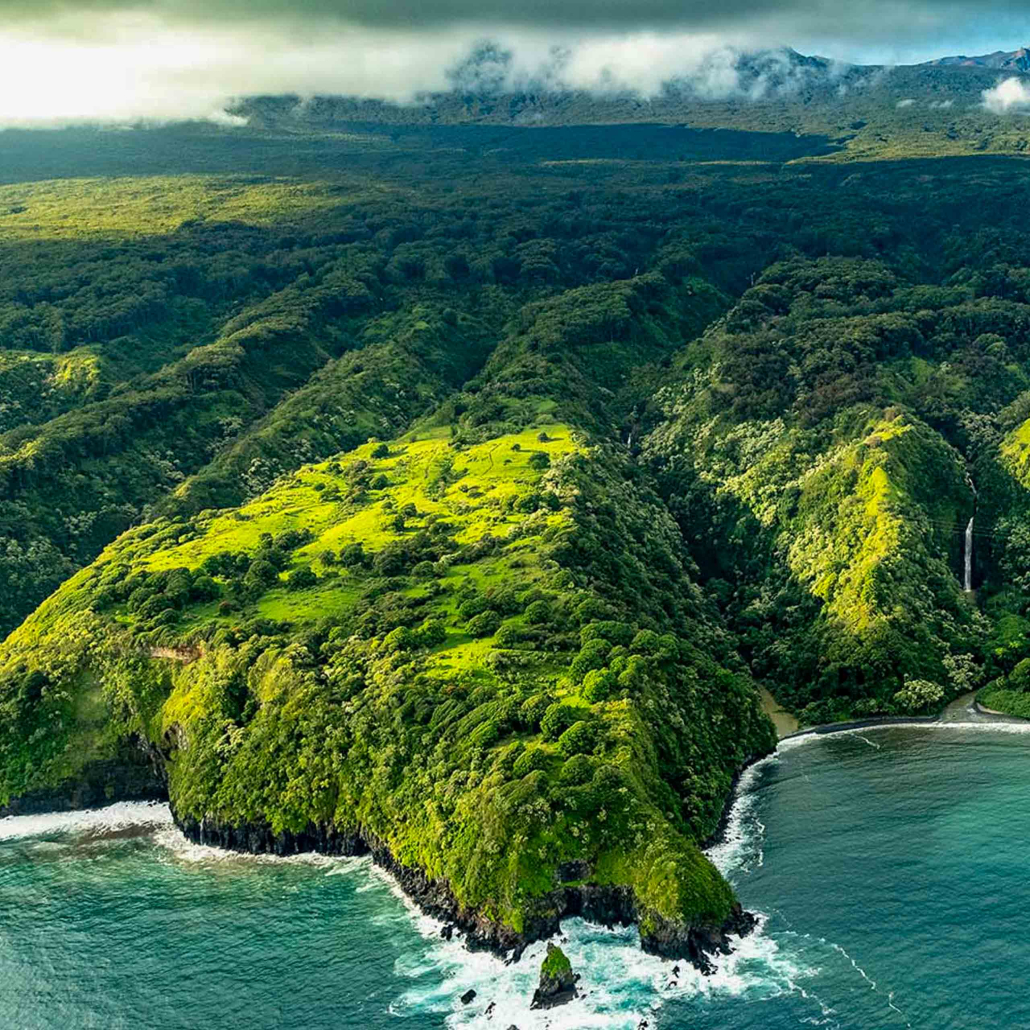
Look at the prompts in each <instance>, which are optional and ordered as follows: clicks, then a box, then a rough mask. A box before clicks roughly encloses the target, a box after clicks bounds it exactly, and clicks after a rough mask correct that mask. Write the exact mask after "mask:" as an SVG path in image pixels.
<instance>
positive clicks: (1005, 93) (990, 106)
mask: <svg viewBox="0 0 1030 1030" xmlns="http://www.w3.org/2000/svg"><path fill="white" fill-rule="evenodd" d="M983 100H984V107H986V108H987V110H988V111H993V112H994V114H1012V113H1022V112H1025V113H1028V114H1030V85H1027V84H1026V83H1025V82H1024V81H1023V80H1022V79H1018V78H1016V77H1015V76H1013V77H1012V78H1011V79H1006V80H1005V81H1004V82H999V83H998V85H997V86H995V87H994V89H985V90H984V91H983Z"/></svg>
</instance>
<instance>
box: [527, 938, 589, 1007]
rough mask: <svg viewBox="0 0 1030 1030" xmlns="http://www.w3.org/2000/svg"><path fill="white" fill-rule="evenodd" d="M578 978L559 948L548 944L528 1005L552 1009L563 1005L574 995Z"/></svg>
mask: <svg viewBox="0 0 1030 1030" xmlns="http://www.w3.org/2000/svg"><path fill="white" fill-rule="evenodd" d="M578 980H579V977H578V976H577V975H576V974H575V973H573V971H572V965H571V964H570V963H569V960H568V959H567V958H566V957H565V953H564V952H563V951H562V950H561V948H556V947H555V946H554V945H553V944H548V945H547V957H546V958H545V959H544V961H543V965H541V967H540V986H539V987H537V989H536V991H534V992H533V1003H532V1004H531V1005H530V1006H529V1007H530V1008H531V1009H552V1008H554V1007H555V1006H556V1005H565V1004H566V1003H567V1002H570V1001H572V999H573V998H575V997H576V983H577V981H578Z"/></svg>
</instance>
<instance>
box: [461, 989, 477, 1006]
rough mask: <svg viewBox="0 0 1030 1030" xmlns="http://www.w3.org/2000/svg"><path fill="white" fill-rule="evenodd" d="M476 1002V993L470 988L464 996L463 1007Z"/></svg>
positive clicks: (462, 997) (462, 998)
mask: <svg viewBox="0 0 1030 1030" xmlns="http://www.w3.org/2000/svg"><path fill="white" fill-rule="evenodd" d="M475 1000H476V992H475V991H474V990H472V988H471V987H470V988H469V989H468V990H467V991H466V992H465V993H464V994H463V995H462V996H461V1003H462V1005H471V1004H472V1002H474V1001H475Z"/></svg>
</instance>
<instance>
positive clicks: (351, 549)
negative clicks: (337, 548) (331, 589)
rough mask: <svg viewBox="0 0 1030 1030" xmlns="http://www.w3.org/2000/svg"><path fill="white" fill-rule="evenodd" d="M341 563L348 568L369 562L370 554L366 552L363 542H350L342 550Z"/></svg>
mask: <svg viewBox="0 0 1030 1030" xmlns="http://www.w3.org/2000/svg"><path fill="white" fill-rule="evenodd" d="M340 564H341V565H342V566H343V567H344V568H347V569H353V568H357V567H358V566H359V565H367V564H368V555H366V554H365V548H364V545H363V544H360V543H358V544H348V545H347V546H346V547H345V548H344V549H343V550H342V551H341V552H340Z"/></svg>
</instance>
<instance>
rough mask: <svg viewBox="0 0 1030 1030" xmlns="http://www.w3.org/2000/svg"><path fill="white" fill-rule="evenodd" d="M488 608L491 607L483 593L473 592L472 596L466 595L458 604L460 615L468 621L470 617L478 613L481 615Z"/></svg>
mask: <svg viewBox="0 0 1030 1030" xmlns="http://www.w3.org/2000/svg"><path fill="white" fill-rule="evenodd" d="M487 608H489V605H488V604H487V603H486V598H485V597H483V595H482V594H473V595H472V596H471V597H466V598H465V600H464V601H462V602H461V604H459V605H458V615H459V617H460V618H462V619H464V620H465V621H466V622H468V620H469V619H471V618H474V617H475V616H476V615H481V614H482V613H483V612H485V611H486V610H487Z"/></svg>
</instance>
